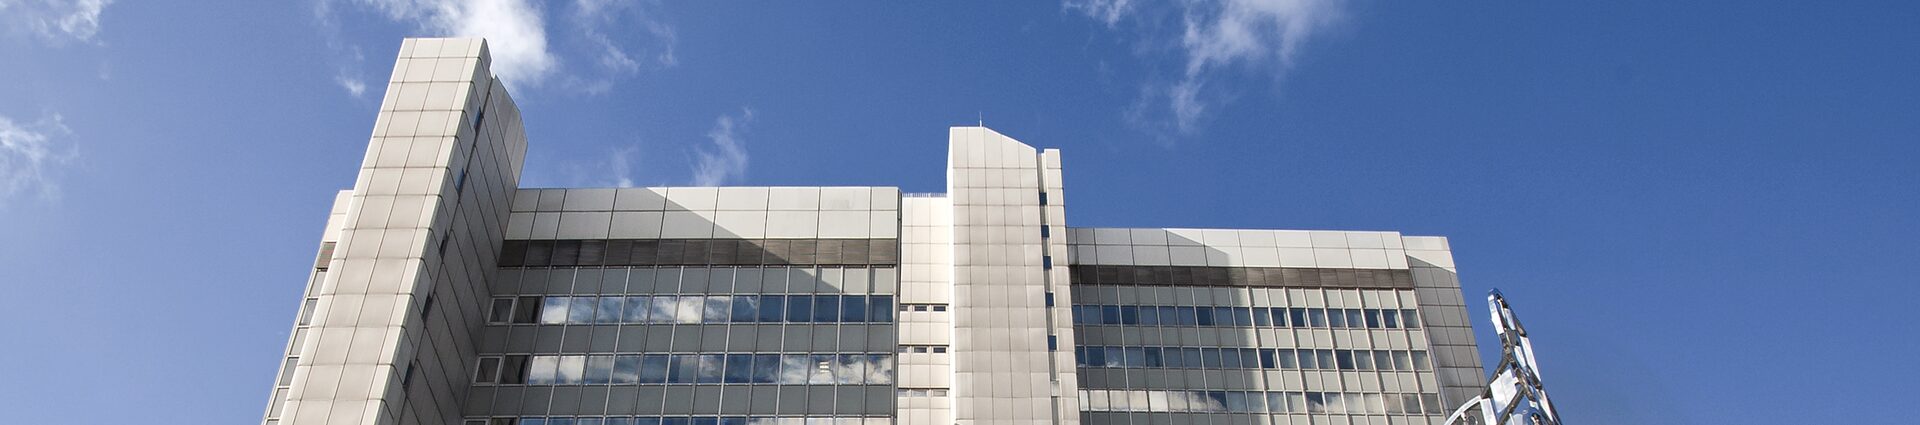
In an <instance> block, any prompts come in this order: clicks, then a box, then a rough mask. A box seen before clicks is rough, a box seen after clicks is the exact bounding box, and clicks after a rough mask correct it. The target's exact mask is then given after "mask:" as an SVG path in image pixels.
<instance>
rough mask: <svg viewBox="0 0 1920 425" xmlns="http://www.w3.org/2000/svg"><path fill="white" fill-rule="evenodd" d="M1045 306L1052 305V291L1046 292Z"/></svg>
mask: <svg viewBox="0 0 1920 425" xmlns="http://www.w3.org/2000/svg"><path fill="white" fill-rule="evenodd" d="M1047 307H1053V293H1052V292H1048V293H1047Z"/></svg>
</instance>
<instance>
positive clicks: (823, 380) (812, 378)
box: [805, 354, 834, 385]
mask: <svg viewBox="0 0 1920 425" xmlns="http://www.w3.org/2000/svg"><path fill="white" fill-rule="evenodd" d="M805 357H807V360H808V363H809V365H808V366H809V367H808V368H807V369H808V370H807V383H808V384H813V385H827V384H832V383H833V362H834V356H833V355H832V354H815V355H812V356H805Z"/></svg>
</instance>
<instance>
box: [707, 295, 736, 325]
mask: <svg viewBox="0 0 1920 425" xmlns="http://www.w3.org/2000/svg"><path fill="white" fill-rule="evenodd" d="M706 298H707V301H706V303H707V305H706V308H704V309H702V310H701V313H700V321H701V323H727V320H728V319H732V318H733V297H730V296H725V295H708V296H707V297H706Z"/></svg>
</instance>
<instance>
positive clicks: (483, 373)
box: [282, 357, 500, 384]
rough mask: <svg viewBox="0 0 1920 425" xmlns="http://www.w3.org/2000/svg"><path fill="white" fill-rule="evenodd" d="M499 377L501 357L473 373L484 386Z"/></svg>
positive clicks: (482, 361) (483, 363)
mask: <svg viewBox="0 0 1920 425" xmlns="http://www.w3.org/2000/svg"><path fill="white" fill-rule="evenodd" d="M282 374H285V372H282ZM499 377H500V358H499V357H481V358H480V368H479V370H477V371H474V373H473V382H478V383H482V384H491V383H494V382H499V380H500V379H499ZM288 378H292V376H288Z"/></svg>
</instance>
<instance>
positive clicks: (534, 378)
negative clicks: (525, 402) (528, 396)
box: [527, 356, 560, 385]
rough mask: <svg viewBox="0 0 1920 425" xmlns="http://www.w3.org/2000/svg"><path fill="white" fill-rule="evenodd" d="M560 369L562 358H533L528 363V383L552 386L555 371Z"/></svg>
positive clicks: (554, 380)
mask: <svg viewBox="0 0 1920 425" xmlns="http://www.w3.org/2000/svg"><path fill="white" fill-rule="evenodd" d="M559 367H560V358H559V357H556V356H533V359H532V361H530V362H528V363H527V383H528V384H533V385H552V384H554V383H556V382H558V381H557V380H556V379H554V373H555V369H557V368H559Z"/></svg>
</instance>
